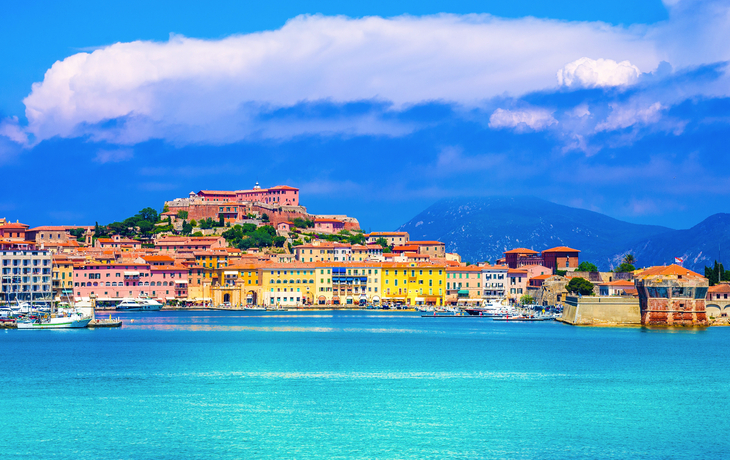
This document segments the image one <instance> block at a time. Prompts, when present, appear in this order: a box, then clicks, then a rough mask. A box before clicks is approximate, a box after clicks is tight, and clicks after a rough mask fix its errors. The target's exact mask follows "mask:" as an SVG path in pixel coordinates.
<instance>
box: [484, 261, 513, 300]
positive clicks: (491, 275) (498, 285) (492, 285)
mask: <svg viewBox="0 0 730 460" xmlns="http://www.w3.org/2000/svg"><path fill="white" fill-rule="evenodd" d="M508 269H509V268H508V267H507V265H487V266H484V267H482V286H484V289H483V294H482V296H483V297H484V298H485V299H504V298H505V297H506V296H505V283H507V270H508Z"/></svg>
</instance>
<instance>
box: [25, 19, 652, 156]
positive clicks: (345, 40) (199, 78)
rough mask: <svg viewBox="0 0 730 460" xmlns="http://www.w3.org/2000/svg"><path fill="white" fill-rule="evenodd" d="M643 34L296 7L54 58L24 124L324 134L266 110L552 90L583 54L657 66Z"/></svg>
mask: <svg viewBox="0 0 730 460" xmlns="http://www.w3.org/2000/svg"><path fill="white" fill-rule="evenodd" d="M644 33H645V31H644V30H640V29H627V28H623V27H612V26H608V25H606V24H604V23H587V22H564V21H555V20H543V19H535V18H529V17H528V18H523V19H514V20H513V19H500V18H496V17H493V16H489V15H465V16H456V15H438V16H427V17H411V16H401V17H396V18H391V19H384V18H380V17H366V18H362V19H349V18H346V17H341V16H338V17H324V16H300V17H297V18H295V19H292V20H291V21H289V22H287V24H286V25H285V26H284V27H282V28H281V29H279V30H275V31H269V32H261V33H253V34H247V35H237V36H232V37H228V38H225V39H222V40H198V39H192V38H185V37H181V36H172V37H171V38H170V40H169V41H168V42H164V43H159V42H144V41H137V42H131V43H117V44H114V45H111V46H108V47H105V48H102V49H98V50H96V51H94V52H92V53H78V54H75V55H73V56H70V57H68V58H66V59H64V60H63V61H59V62H56V63H55V64H54V65H53V66H52V67H51V68H50V69H49V70H48V71H47V72H46V74H45V77H44V80H43V82H41V83H37V84H34V85H33V90H32V92H31V94H30V95H29V96H28V97H27V98H26V99H25V100H24V102H25V104H26V116H27V118H28V120H29V126H28V131H29V132H30V133H32V134H33V135H35V137H36V139H37V140H43V139H48V138H50V137H53V136H61V137H76V136H84V135H88V136H91V138H92V139H96V140H106V141H110V142H116V143H122V144H133V143H136V142H141V141H144V140H147V139H151V138H163V139H166V140H170V141H173V142H181V143H194V142H213V143H228V142H234V141H237V140H240V139H242V138H245V137H249V136H253V135H259V136H264V137H277V136H283V137H287V136H291V135H298V134H301V133H310V132H327V130H326V129H325V128H323V127H322V126H320V125H319V124H318V123H317V122H311V120H310V121H308V124H307V123H295V122H292V123H290V124H289V125H288V126H286V127H285V128H284V129H283V132H281V130H280V125H277V127H275V128H272V127H271V125H270V124H267V123H264V122H262V121H261V120H260V119H259V117H258V116H259V114H260V113H261V112H262V111H264V112H265V111H266V110H271V109H275V108H278V107H291V106H294V105H296V104H297V103H300V102H302V101H322V100H326V101H332V102H349V101H358V100H383V101H389V102H393V103H394V104H395V107H396V108H397V107H401V106H402V105H408V104H414V103H420V102H423V101H429V100H444V101H452V102H457V103H463V104H474V103H477V102H479V101H481V100H484V99H485V98H489V97H493V96H495V95H502V94H504V93H505V92H507V93H508V94H512V95H519V94H523V93H525V92H528V91H533V90H538V89H543V88H549V87H554V85H555V69H558V68H560V67H562V66H564V65H565V63H566V62H571V61H573V60H575V59H576V58H579V57H580V56H609V57H614V56H615V57H620V58H621V59H629V60H630V61H631V62H633V63H636V65H638V66H639V67H642V68H647V69H648V68H654V67H655V66H656V65H657V64H658V63H659V62H660V60H661V56H659V54H658V53H657V51H656V46H655V44H654V43H653V42H651V41H649V40H642V37H643V34H644ZM120 118H123V119H124V121H123V122H119V123H117V124H116V125H114V126H111V127H110V126H107V125H108V123H107V124H106V125H105V126H104V127H103V128H101V129H100V128H98V124H100V123H104V122H106V121H107V120H114V119H120ZM325 121H326V123H325V124H326V125H327V126H334V128H333V129H334V131H335V132H342V131H343V130H344V131H345V132H352V133H354V134H363V133H376V134H384V135H402V134H403V133H406V132H410V128H408V127H398V126H396V127H395V128H393V125H394V124H393V123H392V122H391V123H389V125H390V126H389V127H387V128H386V127H384V126H382V123H380V122H378V121H377V120H372V119H368V118H367V117H364V118H363V117H359V118H358V117H349V116H343V117H342V118H341V119H339V120H331V119H327V120H325ZM338 122H339V125H338V124H337V123H338Z"/></svg>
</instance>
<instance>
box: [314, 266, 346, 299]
mask: <svg viewBox="0 0 730 460" xmlns="http://www.w3.org/2000/svg"><path fill="white" fill-rule="evenodd" d="M314 274H315V277H314V292H315V303H316V304H317V305H332V304H333V300H332V298H333V296H334V292H333V289H332V263H331V262H317V263H315V264H314ZM337 297H338V298H337V302H338V303H339V301H340V299H339V294H338V296H337Z"/></svg>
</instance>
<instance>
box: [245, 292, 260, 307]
mask: <svg viewBox="0 0 730 460" xmlns="http://www.w3.org/2000/svg"><path fill="white" fill-rule="evenodd" d="M256 300H257V297H256V293H255V292H254V291H248V292H247V293H246V305H258V303H256Z"/></svg>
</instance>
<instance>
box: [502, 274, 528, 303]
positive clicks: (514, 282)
mask: <svg viewBox="0 0 730 460" xmlns="http://www.w3.org/2000/svg"><path fill="white" fill-rule="evenodd" d="M505 291H506V295H507V298H508V299H509V300H510V302H511V303H517V302H519V301H520V297H522V296H523V295H525V294H527V270H524V269H519V268H510V269H509V270H507V286H506V289H505Z"/></svg>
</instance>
